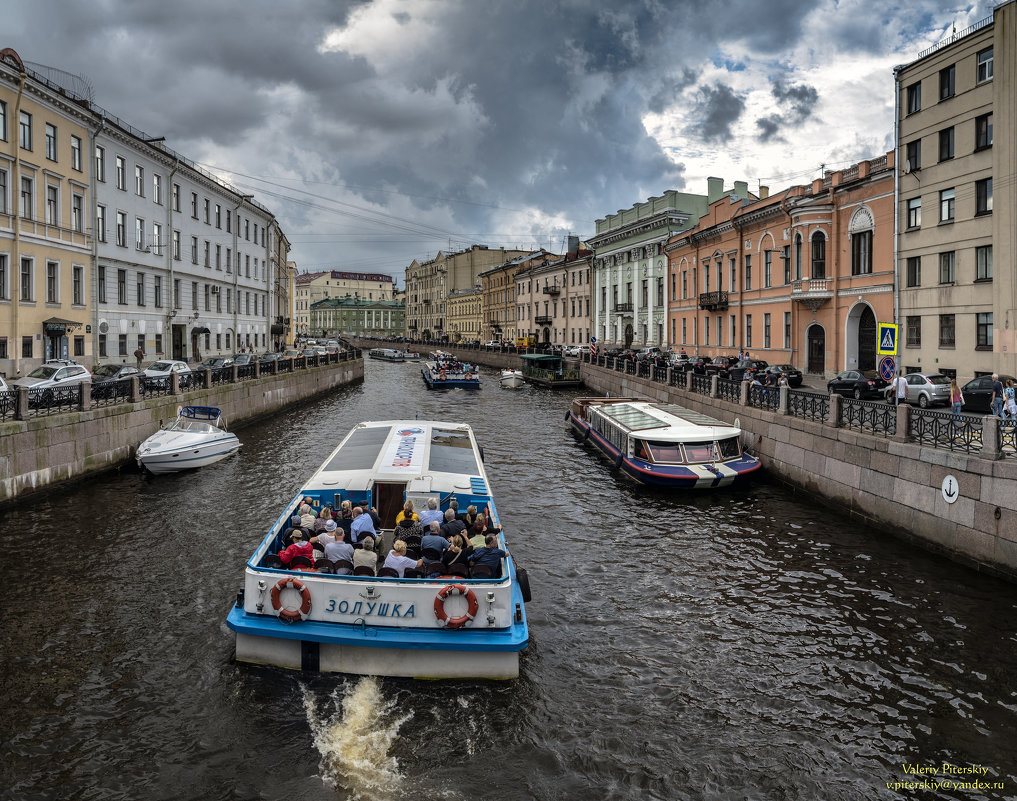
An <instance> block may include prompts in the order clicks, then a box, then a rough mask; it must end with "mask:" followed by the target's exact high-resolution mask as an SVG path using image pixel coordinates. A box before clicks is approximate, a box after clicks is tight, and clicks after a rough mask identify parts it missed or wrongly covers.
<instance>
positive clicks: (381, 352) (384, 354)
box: [367, 348, 406, 362]
mask: <svg viewBox="0 0 1017 801" xmlns="http://www.w3.org/2000/svg"><path fill="white" fill-rule="evenodd" d="M367 355H368V356H370V357H371V358H372V359H377V360H378V361H381V362H402V361H406V356H405V354H404V353H403V352H402V351H401V350H394V349H392V348H371V349H370V350H369V351H368V352H367Z"/></svg>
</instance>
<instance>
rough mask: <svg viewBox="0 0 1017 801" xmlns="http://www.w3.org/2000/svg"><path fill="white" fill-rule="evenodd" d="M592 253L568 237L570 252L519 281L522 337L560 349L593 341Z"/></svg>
mask: <svg viewBox="0 0 1017 801" xmlns="http://www.w3.org/2000/svg"><path fill="white" fill-rule="evenodd" d="M592 262H593V251H591V250H588V249H585V248H580V245H579V237H576V236H570V237H569V251H568V253H567V254H565V255H564V256H561V257H560V258H557V259H552V260H551V261H548V262H546V263H544V264H541V265H539V266H537V267H533V268H531V269H529V270H524V271H522V272H520V273H519V274H518V275H517V277H516V319H517V321H518V323H517V329H518V331H519V336H529V337H532V338H533V339H534V340H535V341H536V342H550V343H552V344H557V345H582V344H586V343H588V342H589V341H590V335H591V325H590V296H591V293H590V270H591V268H592Z"/></svg>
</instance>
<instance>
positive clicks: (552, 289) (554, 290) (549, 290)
mask: <svg viewBox="0 0 1017 801" xmlns="http://www.w3.org/2000/svg"><path fill="white" fill-rule="evenodd" d="M560 292H561V287H560V286H558V285H557V284H554V285H552V286H545V287H544V294H545V295H554V296H556V297H557V296H558V294H559V293H560Z"/></svg>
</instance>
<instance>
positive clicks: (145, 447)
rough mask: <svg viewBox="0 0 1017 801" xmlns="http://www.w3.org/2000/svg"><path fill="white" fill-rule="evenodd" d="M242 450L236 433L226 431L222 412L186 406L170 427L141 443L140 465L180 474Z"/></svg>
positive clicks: (160, 471) (155, 471)
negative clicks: (179, 472) (182, 471)
mask: <svg viewBox="0 0 1017 801" xmlns="http://www.w3.org/2000/svg"><path fill="white" fill-rule="evenodd" d="M239 450H240V440H239V439H237V435H236V434H231V433H230V432H229V431H227V430H226V419H225V418H224V417H223V416H222V411H221V410H220V409H217V408H216V407H214V406H184V407H183V408H181V409H180V410H179V411H178V412H177V419H176V420H174V421H173V424H172V425H171V426H170V427H169V428H163V429H160V430H159V431H157V432H156V433H155V434H153V435H152V436H150V437H149V438H148V439H146V440H145V441H144V442H142V443H141V445H139V446H138V453H137V456H136V457H135V458H136V459H137V461H138V467H143V468H145V469H146V470H148V471H149V472H151V473H155V474H157V475H158V474H161V473H176V472H178V471H180V470H190V469H192V468H195V467H204V466H205V465H208V464H213V463H214V462H218V461H219V460H220V459H225V458H226V457H227V456H231V455H233V454H234V453H236V452H237V451H239Z"/></svg>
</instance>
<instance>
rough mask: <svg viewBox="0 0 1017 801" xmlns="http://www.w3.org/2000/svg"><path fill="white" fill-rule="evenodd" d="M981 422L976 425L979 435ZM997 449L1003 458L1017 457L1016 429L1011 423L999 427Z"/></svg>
mask: <svg viewBox="0 0 1017 801" xmlns="http://www.w3.org/2000/svg"><path fill="white" fill-rule="evenodd" d="M981 427H982V424H981V422H979V423H978V430H979V434H981ZM999 449H1000V450H1001V451H1002V453H1003V455H1004V456H1017V427H1015V426H1014V425H1013V424H1012V423H1010V424H1009V425H1000V427H999Z"/></svg>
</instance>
